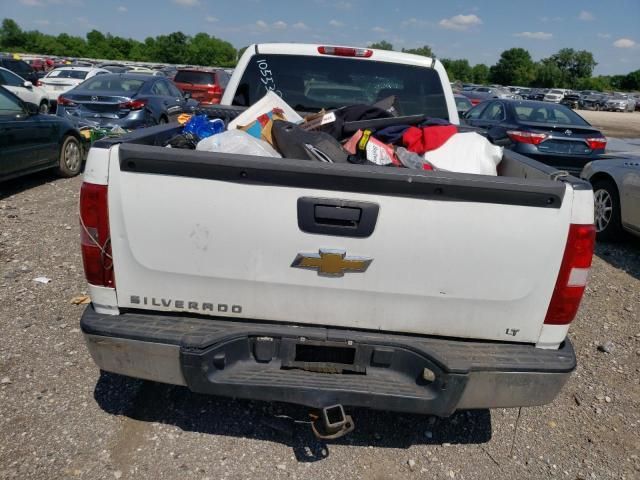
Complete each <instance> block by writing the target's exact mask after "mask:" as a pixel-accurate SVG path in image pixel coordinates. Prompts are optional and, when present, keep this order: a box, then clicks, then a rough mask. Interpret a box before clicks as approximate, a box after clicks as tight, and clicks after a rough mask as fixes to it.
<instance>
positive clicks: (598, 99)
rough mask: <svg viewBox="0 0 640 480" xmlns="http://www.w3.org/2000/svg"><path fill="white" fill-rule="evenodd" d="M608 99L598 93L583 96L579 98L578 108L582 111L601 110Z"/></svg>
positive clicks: (606, 96)
mask: <svg viewBox="0 0 640 480" xmlns="http://www.w3.org/2000/svg"><path fill="white" fill-rule="evenodd" d="M608 99H609V96H608V95H605V94H604V93H600V92H596V93H590V94H587V95H583V96H582V97H581V98H580V108H582V109H584V110H603V109H604V108H605V105H606V103H607V100H608Z"/></svg>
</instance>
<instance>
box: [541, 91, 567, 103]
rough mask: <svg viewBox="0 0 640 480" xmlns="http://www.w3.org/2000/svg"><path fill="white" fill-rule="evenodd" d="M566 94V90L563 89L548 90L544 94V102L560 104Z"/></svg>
mask: <svg viewBox="0 0 640 480" xmlns="http://www.w3.org/2000/svg"><path fill="white" fill-rule="evenodd" d="M567 92H568V90H565V89H564V88H553V89H551V90H549V91H548V92H547V93H545V95H544V101H545V102H553V103H560V102H561V101H562V99H563V98H564V96H565V95H566V94H567Z"/></svg>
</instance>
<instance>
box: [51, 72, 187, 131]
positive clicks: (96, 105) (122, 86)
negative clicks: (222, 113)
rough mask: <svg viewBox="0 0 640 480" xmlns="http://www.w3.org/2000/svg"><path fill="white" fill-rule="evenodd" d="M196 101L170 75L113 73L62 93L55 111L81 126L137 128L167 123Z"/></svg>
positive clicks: (87, 81) (97, 77)
mask: <svg viewBox="0 0 640 480" xmlns="http://www.w3.org/2000/svg"><path fill="white" fill-rule="evenodd" d="M197 104H198V103H197V102H196V101H194V100H191V99H189V98H185V96H184V95H183V94H182V92H181V91H180V90H178V87H176V86H175V85H174V84H173V83H172V82H171V81H170V80H168V79H167V78H163V77H158V76H154V75H146V74H139V73H123V74H115V73H113V74H104V75H98V76H95V77H93V78H90V79H89V80H86V81H85V82H83V83H81V84H80V85H78V86H77V87H75V88H73V89H72V90H69V91H68V92H66V93H64V94H63V95H61V96H60V97H59V98H58V108H57V111H56V114H57V115H58V116H60V117H64V118H68V119H70V120H72V121H73V122H74V123H75V124H76V125H78V126H96V127H104V128H112V127H116V126H119V127H121V128H126V129H134V128H139V127H148V126H151V125H158V124H162V123H168V122H170V121H172V120H174V119H175V118H176V117H177V116H178V115H180V114H181V113H185V112H190V111H192V110H193V108H194V107H195V106H196V105H197Z"/></svg>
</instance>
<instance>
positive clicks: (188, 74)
mask: <svg viewBox="0 0 640 480" xmlns="http://www.w3.org/2000/svg"><path fill="white" fill-rule="evenodd" d="M229 78H230V76H229V74H228V73H227V72H225V71H224V70H222V69H207V70H205V69H191V68H180V69H178V73H176V76H175V78H174V79H173V81H174V83H175V84H176V85H177V86H178V88H179V89H180V90H182V91H183V92H184V93H189V94H191V98H193V99H194V100H197V101H198V102H200V103H202V104H204V105H207V104H209V105H211V104H216V103H220V100H221V99H222V94H223V93H224V89H225V88H226V87H227V84H228V83H229Z"/></svg>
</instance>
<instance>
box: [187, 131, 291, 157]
mask: <svg viewBox="0 0 640 480" xmlns="http://www.w3.org/2000/svg"><path fill="white" fill-rule="evenodd" d="M196 150H203V151H207V152H221V153H237V154H241V155H256V156H259V157H278V158H281V157H282V155H280V154H279V153H278V152H277V151H276V150H275V149H274V148H273V147H272V146H271V145H269V144H268V143H267V142H265V141H264V140H260V139H258V138H255V137H252V136H251V135H249V134H248V133H247V132H243V131H242V130H227V131H226V132H222V133H218V134H216V135H211V136H210V137H207V138H205V139H203V140H200V141H199V142H198V145H196Z"/></svg>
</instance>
